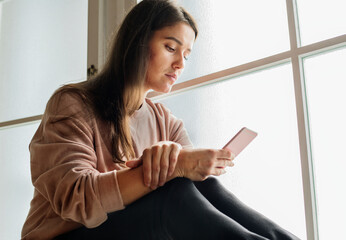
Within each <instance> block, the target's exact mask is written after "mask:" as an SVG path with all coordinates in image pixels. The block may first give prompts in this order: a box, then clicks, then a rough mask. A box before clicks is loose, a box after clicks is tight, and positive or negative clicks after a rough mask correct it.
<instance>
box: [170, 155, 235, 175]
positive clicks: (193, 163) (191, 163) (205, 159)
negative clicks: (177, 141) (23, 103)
mask: <svg viewBox="0 0 346 240" xmlns="http://www.w3.org/2000/svg"><path fill="white" fill-rule="evenodd" d="M233 160H234V154H233V153H231V152H230V151H229V150H226V149H190V150H181V151H180V153H179V157H178V162H177V164H176V167H175V171H174V174H173V175H174V177H185V178H189V179H191V180H192V181H203V180H205V179H206V178H207V177H208V176H210V175H214V176H219V175H221V174H224V173H225V172H226V171H225V167H232V166H234V163H233Z"/></svg>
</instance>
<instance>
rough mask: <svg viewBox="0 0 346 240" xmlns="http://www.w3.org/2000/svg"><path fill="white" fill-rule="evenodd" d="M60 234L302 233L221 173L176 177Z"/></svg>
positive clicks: (125, 236)
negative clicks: (257, 206) (242, 196)
mask: <svg viewBox="0 0 346 240" xmlns="http://www.w3.org/2000/svg"><path fill="white" fill-rule="evenodd" d="M57 239H74V240H77V239H117V240H118V239H127V240H131V239H136V240H137V239H150V240H151V239H153V240H154V239H159V240H164V239H174V240H175V239H186V240H193V239H218V240H222V239H232V240H237V239H256V240H257V239H271V240H274V239H280V240H286V239H298V238H297V237H296V236H294V235H292V234H291V233H289V232H287V231H286V230H284V229H282V228H281V227H279V226H278V225H276V224H275V223H273V222H272V221H270V220H269V219H267V218H266V217H264V216H263V215H261V214H259V213H257V212H256V211H254V210H252V209H250V208H249V207H247V206H245V205H244V204H243V203H242V202H240V201H239V200H238V199H237V198H236V197H235V196H234V195H233V194H232V193H230V192H229V191H228V190H226V189H225V188H224V187H223V186H222V185H221V184H220V183H219V182H218V180H217V179H216V178H214V177H210V178H208V179H207V180H205V181H203V182H192V181H191V180H189V179H186V178H177V179H174V180H172V181H170V182H168V183H166V184H165V186H163V187H161V188H159V189H157V190H155V191H153V192H152V193H150V194H148V195H146V196H144V197H142V198H141V199H139V200H137V201H136V202H134V203H132V204H131V205H129V206H127V207H126V208H125V209H124V210H121V211H116V212H113V213H110V214H109V215H108V220H107V221H106V222H104V223H103V224H101V225H100V226H98V227H96V228H92V229H88V228H85V227H81V228H79V229H76V230H74V231H72V232H69V233H66V234H64V235H61V236H59V237H58V238H57Z"/></svg>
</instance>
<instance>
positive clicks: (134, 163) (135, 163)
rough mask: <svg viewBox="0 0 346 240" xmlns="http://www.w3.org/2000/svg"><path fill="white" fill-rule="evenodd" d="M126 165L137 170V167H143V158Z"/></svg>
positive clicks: (130, 161)
mask: <svg viewBox="0 0 346 240" xmlns="http://www.w3.org/2000/svg"><path fill="white" fill-rule="evenodd" d="M125 164H126V166H127V167H129V168H136V167H138V166H140V165H142V158H139V159H134V160H129V161H127V162H126V163H125Z"/></svg>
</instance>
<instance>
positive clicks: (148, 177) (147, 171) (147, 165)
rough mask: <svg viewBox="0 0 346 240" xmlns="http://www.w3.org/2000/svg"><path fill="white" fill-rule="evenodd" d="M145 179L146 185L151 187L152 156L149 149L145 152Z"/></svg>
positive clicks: (143, 157)
mask: <svg viewBox="0 0 346 240" xmlns="http://www.w3.org/2000/svg"><path fill="white" fill-rule="evenodd" d="M142 159H143V178H144V184H145V185H146V186H147V187H150V185H151V161H152V154H151V151H150V150H149V149H146V150H144V152H143V156H142Z"/></svg>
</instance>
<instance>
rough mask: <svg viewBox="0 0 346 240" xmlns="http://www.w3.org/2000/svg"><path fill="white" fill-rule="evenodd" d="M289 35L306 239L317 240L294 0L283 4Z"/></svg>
mask: <svg viewBox="0 0 346 240" xmlns="http://www.w3.org/2000/svg"><path fill="white" fill-rule="evenodd" d="M286 5H287V17H288V25H289V26H288V27H289V35H290V46H291V54H292V55H291V59H292V69H293V80H294V89H295V99H296V111H297V123H298V135H299V145H300V158H301V166H302V177H303V191H304V203H305V219H306V233H307V239H309V240H310V239H311V240H318V224H317V204H316V194H315V186H314V171H313V162H312V154H311V144H310V134H309V119H308V109H307V99H306V94H305V92H306V91H305V84H304V78H303V65H302V59H301V58H300V56H299V55H298V51H297V49H298V47H300V36H299V23H298V14H297V8H296V1H295V0H286Z"/></svg>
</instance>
